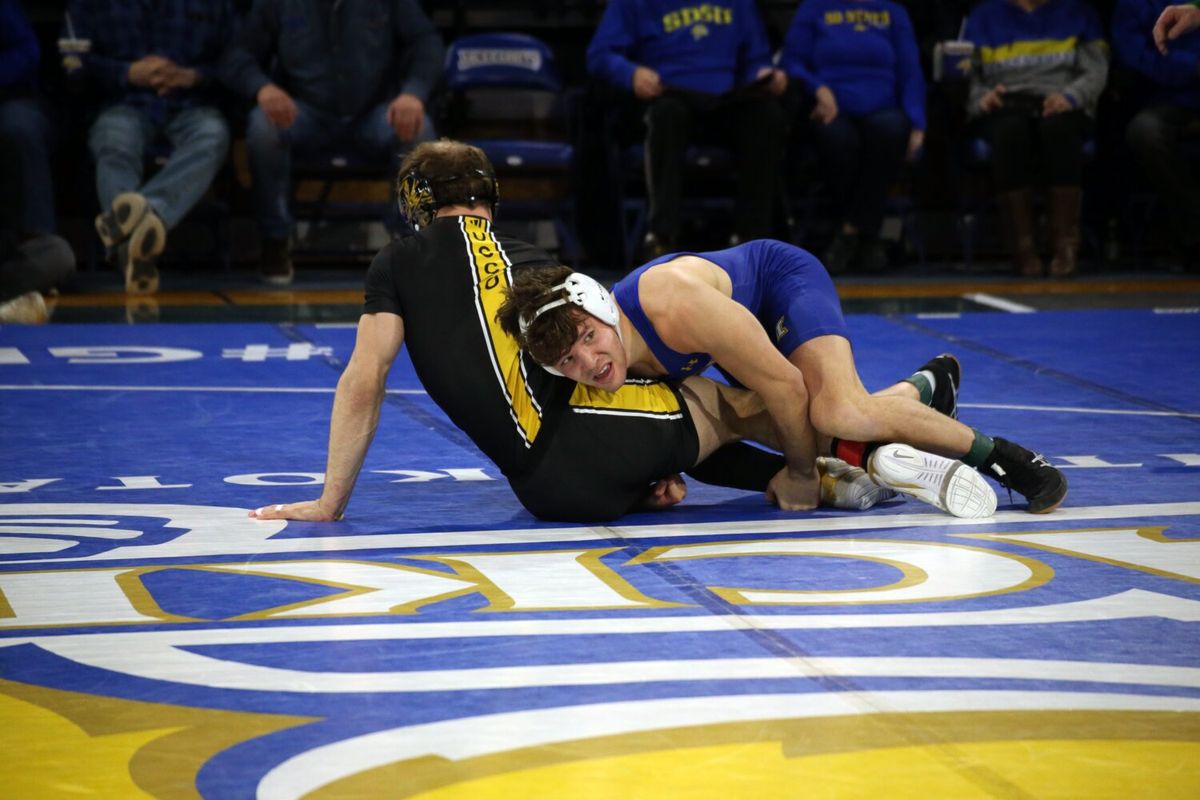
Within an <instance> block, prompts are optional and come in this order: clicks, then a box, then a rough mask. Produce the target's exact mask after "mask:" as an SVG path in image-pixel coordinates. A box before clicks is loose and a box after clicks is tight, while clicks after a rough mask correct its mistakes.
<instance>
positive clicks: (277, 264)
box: [258, 239, 296, 286]
mask: <svg viewBox="0 0 1200 800" xmlns="http://www.w3.org/2000/svg"><path fill="white" fill-rule="evenodd" d="M258 276H259V277H260V278H261V279H262V282H263V283H269V284H271V285H272V286H287V285H289V284H291V282H292V278H294V277H295V276H296V270H295V268H294V267H293V266H292V251H291V248H290V247H289V246H288V243H287V240H286V239H265V240H263V245H262V260H261V261H260V262H259V264H258Z"/></svg>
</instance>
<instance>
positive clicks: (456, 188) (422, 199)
mask: <svg viewBox="0 0 1200 800" xmlns="http://www.w3.org/2000/svg"><path fill="white" fill-rule="evenodd" d="M479 179H483V184H484V185H485V186H486V189H485V190H484V191H483V192H478V193H475V192H472V188H476V189H477V188H478V187H479V185H480V184H479ZM499 199H500V189H499V185H498V183H497V181H496V175H495V174H494V173H492V172H490V171H487V170H483V169H471V170H468V171H467V172H466V173H464V174H462V175H448V176H445V177H436V178H430V177H428V176H426V175H425V174H423V173H422V172H421V170H420V168H419V167H418V166H416V165H413V166H412V167H410V168H409V169H408V171H406V172H405V173H404V174H403V175H401V176H400V178H399V180H398V182H397V184H396V200H397V202H398V203H399V204H400V213H401V214H403V215H404V218H405V219H406V220H408V224H409V225H412V227H413V230H420V229H421V228H424V227H426V226H427V225H429V224H430V223H431V222H433V219H434V217H436V216H437V211H438V209H439V208H442V207H444V206H452V205H458V204H464V205H469V204H472V203H478V202H486V203H487V204H488V205H489V206H490V207H491V210H492V213H493V214H495V213H496V204H497V203H498V202H499Z"/></svg>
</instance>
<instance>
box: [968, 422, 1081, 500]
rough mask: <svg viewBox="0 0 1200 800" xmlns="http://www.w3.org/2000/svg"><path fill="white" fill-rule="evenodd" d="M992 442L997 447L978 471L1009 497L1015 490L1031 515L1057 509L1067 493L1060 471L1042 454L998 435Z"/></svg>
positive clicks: (1065, 481)
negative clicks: (1023, 500)
mask: <svg viewBox="0 0 1200 800" xmlns="http://www.w3.org/2000/svg"><path fill="white" fill-rule="evenodd" d="M992 441H993V442H995V443H996V449H994V450H993V451H992V454H991V455H990V456H988V457H987V460H986V461H984V462H983V466H982V467H980V468H979V471H980V472H982V473H983V474H984V475H987V476H988V477H990V478H994V479H995V480H996V481H997V482H998V483H999V484H1000V485H1001V486H1003V487H1004V488H1005V489H1008V492H1009V496H1010V497H1011V496H1012V492H1013V491H1014V490H1015V491H1016V492H1017V493H1018V494H1021V495H1023V496H1024V497H1025V499H1026V500H1027V501H1028V502H1029V513H1030V514H1046V513H1048V512H1050V511H1053V510H1054V509H1056V508H1058V506H1059V504H1060V503H1061V502H1062V501H1063V498H1065V497H1066V496H1067V478H1066V476H1065V475H1063V474H1062V471H1060V470H1058V469H1056V468H1054V467H1053V466H1051V465H1050V462H1049V461H1047V460H1046V457H1045V456H1043V455H1042V454H1041V453H1034V452H1032V451H1029V450H1026V449H1025V448H1024V447H1021V445H1019V444H1013V443H1012V442H1010V441H1008V440H1007V439H1001V438H1000V437H998V436H997V437H993V438H992Z"/></svg>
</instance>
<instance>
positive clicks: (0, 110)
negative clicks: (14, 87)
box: [0, 98, 55, 233]
mask: <svg viewBox="0 0 1200 800" xmlns="http://www.w3.org/2000/svg"><path fill="white" fill-rule="evenodd" d="M50 139H51V136H50V121H49V120H48V119H47V118H46V114H45V112H44V111H43V110H42V107H41V105H40V104H39V103H38V102H37V101H36V100H32V99H25V98H16V99H13V100H8V101H5V102H2V103H0V140H3V147H4V148H5V150H9V149H10V148H11V153H12V156H13V159H12V162H13V164H14V166H15V169H14V172H15V173H16V178H17V183H16V185H15V186H14V190H15V191H17V192H18V196H19V197H20V198H22V200H18V202H17V207H18V208H19V209H20V213H19V214H18V217H19V218H18V219H14V220H7V219H6V220H3V221H2V222H3V227H5V228H10V227H11V228H13V229H14V230H16V231H17V232H19V233H33V232H37V233H53V232H54V228H55V223H54V181H53V180H52V179H51V177H50V145H49V142H50Z"/></svg>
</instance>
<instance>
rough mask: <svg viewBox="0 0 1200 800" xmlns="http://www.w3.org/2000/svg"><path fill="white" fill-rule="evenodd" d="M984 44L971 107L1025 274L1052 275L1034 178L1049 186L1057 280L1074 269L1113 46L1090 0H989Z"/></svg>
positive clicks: (979, 14) (971, 21)
mask: <svg viewBox="0 0 1200 800" xmlns="http://www.w3.org/2000/svg"><path fill="white" fill-rule="evenodd" d="M964 38H966V39H967V40H968V41H971V42H974V43H975V57H974V66H973V69H972V74H971V85H970V91H969V93H968V99H967V113H968V114H969V115H970V116H972V117H974V118H976V119H977V120H978V125H979V131H980V132H981V133H982V135H983V136H985V137H986V138H987V140H988V141H989V142H990V144H991V147H992V159H991V162H992V181H993V183H994V185H995V189H996V192H997V197H998V198H999V200H1000V207H1001V211H1002V213H1003V216H1004V219H1005V224H1006V228H1007V233H1008V240H1009V242H1008V246H1009V250H1010V252H1011V254H1012V257H1013V262H1014V266H1015V267H1016V270H1017V272H1018V273H1019V274H1020V275H1022V276H1024V277H1027V278H1036V277H1041V276H1042V275H1044V274H1045V273H1046V271H1047V270H1046V268H1045V267H1043V265H1042V259H1041V256H1040V254H1039V253H1038V249H1037V238H1036V235H1035V231H1034V225H1033V210H1032V205H1033V199H1032V197H1033V195H1032V192H1033V185H1034V183H1035V182H1038V181H1040V180H1044V181H1045V182H1046V183H1047V184H1048V185H1049V193H1050V203H1049V207H1050V228H1051V234H1052V237H1051V238H1052V239H1053V251H1054V252H1053V258H1052V259H1051V261H1050V266H1049V273H1050V276H1051V277H1054V278H1068V277H1071V276H1072V275H1074V274H1075V269H1076V260H1077V254H1078V250H1079V217H1080V209H1081V207H1082V203H1083V192H1082V189H1081V185H1082V181H1083V162H1084V156H1083V144H1084V140H1085V137H1086V136H1087V133H1088V131H1089V130H1090V128H1091V127H1092V119H1093V118H1094V117H1095V114H1096V104H1097V101H1098V100H1099V98H1100V93H1101V92H1102V91H1103V90H1104V85H1105V82H1106V81H1107V80H1108V44H1107V43H1106V42H1105V41H1104V34H1103V31H1102V29H1101V26H1100V18H1099V17H1098V16H1097V15H1096V12H1095V10H1094V9H1093V8H1092V6H1091V5H1090V4H1088V3H1087V2H1086V0H984V1H983V2H982V3H980V4H979V5H978V6H976V7H975V9H974V10H973V11H972V12H971V13H970V15H969V16H968V17H967V25H966V30H965V33H964Z"/></svg>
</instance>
